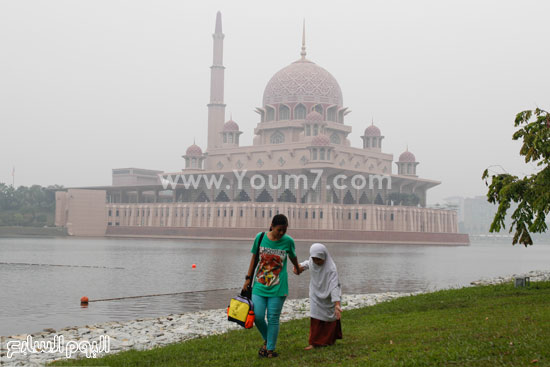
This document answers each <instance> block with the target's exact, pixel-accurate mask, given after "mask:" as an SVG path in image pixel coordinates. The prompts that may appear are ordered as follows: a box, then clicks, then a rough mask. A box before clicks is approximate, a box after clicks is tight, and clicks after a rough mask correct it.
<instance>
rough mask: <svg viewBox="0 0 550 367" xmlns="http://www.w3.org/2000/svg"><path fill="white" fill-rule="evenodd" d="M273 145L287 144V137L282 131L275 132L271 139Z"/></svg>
mask: <svg viewBox="0 0 550 367" xmlns="http://www.w3.org/2000/svg"><path fill="white" fill-rule="evenodd" d="M269 141H270V143H271V144H281V143H284V142H285V136H284V135H283V134H282V133H281V132H280V131H275V132H274V133H273V134H271V137H270V138H269Z"/></svg>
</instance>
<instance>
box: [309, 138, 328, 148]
mask: <svg viewBox="0 0 550 367" xmlns="http://www.w3.org/2000/svg"><path fill="white" fill-rule="evenodd" d="M311 145H315V146H322V147H325V146H328V145H330V139H329V137H328V136H326V135H317V136H315V137H313V139H311Z"/></svg>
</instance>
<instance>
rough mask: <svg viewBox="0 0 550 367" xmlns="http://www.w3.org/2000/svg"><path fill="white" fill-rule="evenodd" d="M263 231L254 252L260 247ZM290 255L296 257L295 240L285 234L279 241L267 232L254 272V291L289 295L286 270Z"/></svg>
mask: <svg viewBox="0 0 550 367" xmlns="http://www.w3.org/2000/svg"><path fill="white" fill-rule="evenodd" d="M261 236H262V232H260V233H258V234H257V235H256V239H255V240H254V245H253V246H252V250H250V252H252V253H253V254H255V253H256V250H257V249H258V242H259V241H260V237H261ZM288 256H290V257H293V258H294V257H296V249H295V247H294V240H293V239H292V237H290V236H289V235H287V234H284V235H283V237H281V239H280V240H278V241H271V240H270V239H269V238H268V237H267V232H266V233H265V235H264V238H263V239H262V243H261V245H260V259H259V261H258V265H257V267H256V271H255V272H254V286H253V287H252V293H253V294H257V295H259V296H264V297H285V296H287V295H288V273H287V271H286V262H287V258H288Z"/></svg>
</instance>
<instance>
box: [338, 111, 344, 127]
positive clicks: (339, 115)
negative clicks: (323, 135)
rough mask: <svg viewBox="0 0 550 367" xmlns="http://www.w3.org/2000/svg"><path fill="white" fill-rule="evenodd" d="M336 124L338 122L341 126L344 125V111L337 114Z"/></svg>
mask: <svg viewBox="0 0 550 367" xmlns="http://www.w3.org/2000/svg"><path fill="white" fill-rule="evenodd" d="M338 122H340V123H342V124H343V123H344V111H340V112H339V113H338Z"/></svg>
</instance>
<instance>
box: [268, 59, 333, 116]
mask: <svg viewBox="0 0 550 367" xmlns="http://www.w3.org/2000/svg"><path fill="white" fill-rule="evenodd" d="M263 102H264V106H265V105H268V104H276V103H288V102H290V103H293V102H314V103H330V104H336V105H338V106H342V103H343V98H342V90H341V89H340V86H339V85H338V82H337V81H336V79H335V78H334V77H333V76H332V75H331V74H330V73H329V72H328V71H326V70H325V69H323V68H322V67H320V66H318V65H317V64H315V63H314V62H311V61H309V60H307V59H300V60H298V61H295V62H293V63H292V64H290V65H288V66H287V67H285V68H283V69H281V70H279V71H278V72H277V73H275V75H273V77H272V78H271V79H270V80H269V82H268V83H267V85H266V87H265V90H264V99H263Z"/></svg>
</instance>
